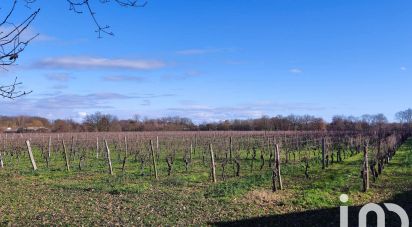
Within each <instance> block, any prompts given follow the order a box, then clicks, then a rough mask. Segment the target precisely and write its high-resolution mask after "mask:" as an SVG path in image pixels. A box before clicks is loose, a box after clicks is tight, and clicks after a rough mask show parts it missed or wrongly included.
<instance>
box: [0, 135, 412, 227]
mask: <svg viewBox="0 0 412 227" xmlns="http://www.w3.org/2000/svg"><path fill="white" fill-rule="evenodd" d="M310 152H311V153H312V154H313V151H310ZM257 154H258V155H257V160H256V161H254V162H253V166H254V169H253V170H252V171H251V170H250V163H251V162H252V161H251V160H250V155H249V159H248V160H245V158H246V152H242V156H241V157H242V158H243V159H244V160H242V166H241V177H240V178H237V177H234V171H233V167H232V164H229V165H227V166H226V180H224V181H223V179H222V177H221V173H222V172H221V165H220V161H219V159H217V160H218V163H217V176H218V183H216V184H213V183H211V182H210V176H209V164H208V163H207V162H206V163H205V164H203V163H202V160H201V153H200V152H199V151H198V152H197V153H196V155H194V161H193V163H192V164H191V166H190V168H189V171H188V172H186V171H185V168H184V165H183V161H182V154H177V156H176V160H175V163H174V166H175V168H174V169H173V172H172V175H171V176H167V165H166V162H165V161H164V157H163V156H162V157H161V158H160V160H158V168H159V179H158V180H155V179H154V176H153V171H152V170H151V166H150V164H149V160H147V161H146V164H145V167H144V169H143V172H141V171H140V163H139V161H134V157H130V159H129V161H128V162H127V168H126V172H125V173H124V174H123V173H122V172H121V159H122V156H121V153H120V159H119V154H118V153H117V152H116V151H113V152H112V156H111V158H112V161H113V167H114V171H115V175H114V176H110V175H109V174H108V168H107V163H106V161H105V159H103V158H100V159H98V160H96V158H95V157H94V154H93V153H92V152H90V153H89V154H88V156H87V157H86V163H85V165H84V167H83V168H82V170H80V169H79V167H78V158H77V157H74V159H71V171H70V172H67V171H66V170H65V164H64V159H63V156H62V154H60V153H59V154H56V153H55V154H53V155H52V159H51V164H50V166H49V168H46V163H45V162H44V159H43V158H42V156H41V154H40V152H39V150H36V149H35V158H36V161H37V164H38V167H39V170H38V171H36V172H34V171H33V170H31V164H30V161H29V159H28V157H27V154H24V155H22V156H20V158H19V159H20V160H19V161H17V158H16V157H10V156H9V155H6V156H5V160H4V161H5V165H6V167H5V168H4V169H2V170H0V179H1V182H2V183H1V184H2V185H1V187H0V195H1V196H0V214H1V215H0V225H51V224H56V225H116V224H123V225H203V224H206V223H210V222H216V221H229V220H241V219H245V218H251V217H257V216H262V215H274V214H283V213H289V212H297V211H306V210H314V209H319V208H330V207H335V206H339V205H340V202H339V199H338V198H339V195H340V194H342V193H346V194H348V195H349V198H350V201H349V204H351V205H359V204H365V203H368V202H380V201H383V200H386V199H390V198H391V197H392V196H394V195H395V194H397V193H400V192H404V191H408V190H410V189H411V188H412V178H411V177H410V176H412V139H410V140H408V141H407V143H405V144H404V145H403V146H402V147H401V148H400V149H399V150H398V151H397V154H396V156H395V157H394V159H393V160H392V161H391V162H390V164H389V165H387V166H386V168H385V169H384V171H383V174H382V175H381V176H380V177H379V179H378V180H377V182H375V183H371V190H370V191H369V192H367V193H362V192H360V191H361V182H362V180H361V179H360V177H359V174H360V173H359V171H360V165H361V163H362V155H361V154H357V155H354V156H352V157H349V158H347V159H346V160H344V162H342V163H339V164H334V165H331V166H329V167H328V168H327V169H326V170H322V169H321V167H320V165H319V162H318V160H317V158H312V160H311V168H310V169H309V174H310V179H306V178H305V175H304V170H305V168H304V166H303V165H302V163H301V162H299V157H296V161H294V160H293V156H292V160H290V163H289V164H285V163H282V166H281V168H282V176H283V179H284V188H285V190H283V191H278V192H275V193H272V192H271V190H270V189H271V171H270V169H269V167H268V157H267V156H265V158H266V163H265V167H264V168H263V170H259V166H260V161H259V155H260V151H258V152H257ZM312 156H313V155H312ZM283 158H284V157H283ZM206 161H209V159H208V158H206Z"/></svg>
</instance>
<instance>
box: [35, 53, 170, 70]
mask: <svg viewBox="0 0 412 227" xmlns="http://www.w3.org/2000/svg"><path fill="white" fill-rule="evenodd" d="M35 66H36V67H40V68H65V69H74V68H76V69H96V68H117V69H133V70H147V69H157V68H163V67H165V66H166V64H165V63H164V62H162V61H152V60H135V59H123V58H112V59H110V58H99V57H85V56H78V57H74V56H71V57H54V58H46V59H43V60H40V61H39V62H37V63H36V64H35Z"/></svg>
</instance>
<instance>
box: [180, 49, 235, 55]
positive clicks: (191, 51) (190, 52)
mask: <svg viewBox="0 0 412 227" xmlns="http://www.w3.org/2000/svg"><path fill="white" fill-rule="evenodd" d="M230 50H232V49H230V48H199V49H185V50H179V51H176V53H177V54H179V55H203V54H213V53H219V52H226V51H230Z"/></svg>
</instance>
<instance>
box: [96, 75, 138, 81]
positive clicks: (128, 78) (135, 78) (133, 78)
mask: <svg viewBox="0 0 412 227" xmlns="http://www.w3.org/2000/svg"><path fill="white" fill-rule="evenodd" d="M103 80H104V81H108V82H132V81H134V82H143V81H145V78H143V77H139V76H123V75H114V76H104V77H103Z"/></svg>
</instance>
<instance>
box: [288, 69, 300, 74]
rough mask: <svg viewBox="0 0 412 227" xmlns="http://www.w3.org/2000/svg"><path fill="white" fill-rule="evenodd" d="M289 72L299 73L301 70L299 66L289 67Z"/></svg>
mask: <svg viewBox="0 0 412 227" xmlns="http://www.w3.org/2000/svg"><path fill="white" fill-rule="evenodd" d="M289 72H290V73H293V74H300V73H303V70H302V69H300V68H291V69H289Z"/></svg>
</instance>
